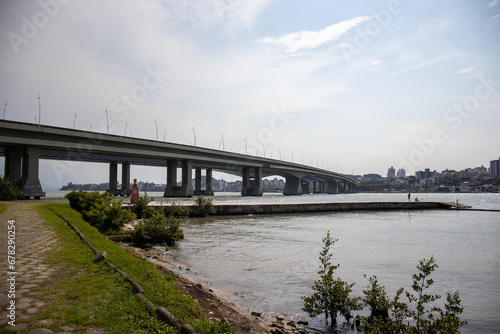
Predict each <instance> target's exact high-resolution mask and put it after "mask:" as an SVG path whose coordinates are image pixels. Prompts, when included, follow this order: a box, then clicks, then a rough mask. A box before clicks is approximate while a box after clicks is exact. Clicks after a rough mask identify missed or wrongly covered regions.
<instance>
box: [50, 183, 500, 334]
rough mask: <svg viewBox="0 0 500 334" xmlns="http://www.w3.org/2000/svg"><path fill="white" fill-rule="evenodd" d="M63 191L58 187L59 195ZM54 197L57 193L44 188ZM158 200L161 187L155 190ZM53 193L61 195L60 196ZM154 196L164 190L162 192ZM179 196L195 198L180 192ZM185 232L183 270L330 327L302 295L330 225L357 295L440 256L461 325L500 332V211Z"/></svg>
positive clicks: (207, 223)
mask: <svg viewBox="0 0 500 334" xmlns="http://www.w3.org/2000/svg"><path fill="white" fill-rule="evenodd" d="M60 194H61V192H59V196H61V195H60ZM48 195H49V196H56V194H55V193H54V194H53V195H51V194H48ZM149 195H150V197H155V200H156V201H168V202H172V201H173V199H161V198H160V197H161V195H162V194H161V193H150V194H149ZM406 196H407V195H406V194H350V195H307V196H306V195H304V196H292V197H285V196H282V195H265V196H262V197H259V198H242V197H240V196H238V194H217V195H216V196H215V197H214V202H221V203H237V202H243V201H245V202H249V201H251V202H328V201H404V200H406V199H407V197H406ZM413 196H418V197H419V198H420V199H421V200H424V201H425V200H429V201H453V202H455V201H456V200H457V199H458V200H459V202H460V203H464V204H469V205H472V206H473V207H475V208H485V209H500V194H414V195H413ZM56 197H57V196H56ZM156 197H158V198H156ZM175 201H176V202H184V201H192V199H191V200H185V199H175ZM183 228H184V233H185V236H186V238H185V239H184V240H183V241H181V242H179V243H178V244H177V246H176V247H174V248H171V249H170V251H168V252H166V253H165V255H164V256H165V259H168V260H171V261H174V262H176V263H179V264H181V266H182V267H183V268H189V269H190V271H187V270H181V269H179V271H180V272H182V273H183V274H186V275H191V276H192V277H193V278H194V279H195V280H198V281H199V282H201V283H203V284H205V285H207V286H211V287H212V288H213V289H214V290H216V291H218V292H219V293H221V294H223V296H224V297H225V298H226V299H228V300H230V301H232V302H234V303H235V304H237V305H238V306H240V307H242V308H246V309H249V310H252V311H260V312H263V314H264V315H271V314H275V313H277V314H282V315H287V316H289V317H293V318H294V319H303V320H308V321H310V324H311V326H313V327H316V328H324V327H325V324H324V322H323V319H324V318H323V316H321V317H318V318H316V319H312V320H311V319H309V316H308V315H307V314H306V313H304V312H303V311H302V310H301V307H302V300H301V298H300V297H301V296H307V295H310V294H311V293H312V290H311V289H310V288H309V286H310V285H312V284H313V282H314V280H315V279H316V278H317V274H316V272H317V270H318V266H319V260H318V256H319V252H320V250H321V248H322V242H321V239H322V238H324V237H325V235H326V232H327V231H328V230H330V231H331V233H332V235H333V236H334V237H335V238H338V239H339V241H338V242H337V243H336V244H335V246H334V247H333V248H332V251H333V254H334V256H333V262H334V263H339V264H340V268H339V269H338V270H337V271H336V274H337V275H338V276H340V277H341V278H342V279H344V280H345V281H347V282H356V285H355V286H354V291H353V295H356V296H361V295H362V290H363V289H365V288H366V285H367V283H368V282H367V280H366V279H365V278H364V277H363V274H367V275H368V276H371V275H377V276H378V278H379V281H380V283H381V284H383V285H385V286H386V290H387V292H388V294H389V296H390V298H392V297H393V296H394V293H395V292H396V290H397V289H398V288H400V287H402V286H404V287H406V288H408V289H409V288H410V285H411V274H412V273H415V272H416V265H417V264H418V261H419V260H420V259H422V258H426V259H428V258H430V257H431V256H432V255H433V256H434V257H435V259H436V261H437V263H438V265H439V268H438V269H437V270H436V271H435V272H434V274H433V278H434V280H435V284H434V286H433V287H434V289H433V290H432V293H439V294H441V295H443V296H444V297H443V298H445V296H446V292H454V291H455V290H459V291H460V297H461V299H462V306H463V307H464V313H463V316H462V318H463V319H466V320H468V321H469V325H467V326H465V327H463V328H462V332H463V333H498V332H499V331H500V319H499V317H498V315H499V314H500V242H499V240H500V212H476V211H471V212H464V211H453V210H449V211H448V210H436V211H411V212H410V211H398V212H349V213H331V214H307V215H275V216H243V217H242V216H239V217H223V218H212V217H210V218H207V219H189V220H186V221H185V223H184V225H183Z"/></svg>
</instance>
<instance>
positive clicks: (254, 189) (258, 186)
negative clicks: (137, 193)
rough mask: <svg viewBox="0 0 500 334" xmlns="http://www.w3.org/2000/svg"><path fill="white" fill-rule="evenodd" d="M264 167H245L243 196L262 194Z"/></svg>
mask: <svg viewBox="0 0 500 334" xmlns="http://www.w3.org/2000/svg"><path fill="white" fill-rule="evenodd" d="M262 193H263V190H262V169H261V168H258V167H254V168H250V167H243V178H242V187H241V195H242V196H262Z"/></svg>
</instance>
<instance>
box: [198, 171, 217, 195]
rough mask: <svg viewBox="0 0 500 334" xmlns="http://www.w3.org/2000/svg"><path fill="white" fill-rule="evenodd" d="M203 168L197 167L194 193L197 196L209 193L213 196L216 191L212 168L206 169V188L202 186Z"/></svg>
mask: <svg viewBox="0 0 500 334" xmlns="http://www.w3.org/2000/svg"><path fill="white" fill-rule="evenodd" d="M201 172H202V170H201V168H196V173H195V178H194V194H195V196H199V195H207V196H212V195H213V194H214V191H213V190H212V168H207V169H206V175H205V189H202V186H201V179H202V176H201Z"/></svg>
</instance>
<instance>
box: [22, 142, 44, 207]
mask: <svg viewBox="0 0 500 334" xmlns="http://www.w3.org/2000/svg"><path fill="white" fill-rule="evenodd" d="M39 160H40V149H39V148H37V147H26V148H25V150H24V157H23V169H22V179H21V190H22V191H23V193H24V197H25V198H27V199H29V198H30V197H33V198H34V199H40V197H45V193H44V192H43V190H42V185H41V184H40V179H39V178H38V170H39V168H38V167H39Z"/></svg>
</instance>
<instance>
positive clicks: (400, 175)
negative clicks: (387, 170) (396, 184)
mask: <svg viewBox="0 0 500 334" xmlns="http://www.w3.org/2000/svg"><path fill="white" fill-rule="evenodd" d="M396 176H397V178H398V179H404V178H405V177H406V171H405V170H404V168H400V169H398V172H397V174H396Z"/></svg>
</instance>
